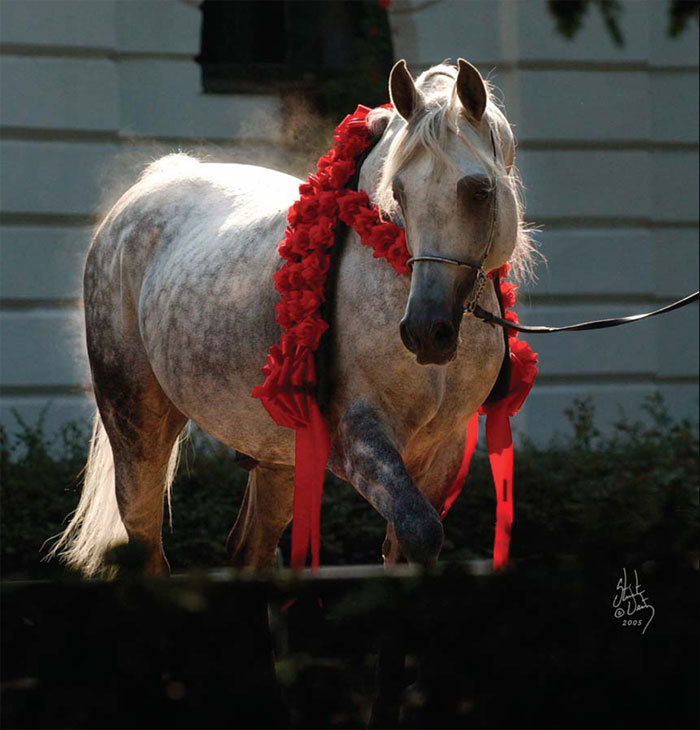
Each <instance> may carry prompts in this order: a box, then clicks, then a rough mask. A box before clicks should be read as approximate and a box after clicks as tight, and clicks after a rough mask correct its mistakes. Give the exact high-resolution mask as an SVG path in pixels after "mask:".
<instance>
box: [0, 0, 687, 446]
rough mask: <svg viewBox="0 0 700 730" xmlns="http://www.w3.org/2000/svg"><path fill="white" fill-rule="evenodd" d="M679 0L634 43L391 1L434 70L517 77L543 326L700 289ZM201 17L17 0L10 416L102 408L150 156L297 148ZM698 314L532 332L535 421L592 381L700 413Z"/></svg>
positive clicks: (532, 427)
mask: <svg viewBox="0 0 700 730" xmlns="http://www.w3.org/2000/svg"><path fill="white" fill-rule="evenodd" d="M666 8H667V3H666V2H665V1H664V2H651V3H649V2H641V1H635V2H627V3H625V4H624V15H623V30H624V32H625V34H626V36H627V44H626V45H625V47H624V48H622V49H619V48H616V47H615V46H614V45H613V44H612V42H611V41H610V40H609V37H608V36H607V33H606V32H605V30H604V28H603V26H602V23H601V21H600V18H599V16H598V15H597V12H596V11H591V12H589V16H588V17H587V19H586V22H585V27H584V29H583V31H582V32H581V34H580V35H579V36H578V37H577V39H576V40H574V41H573V42H567V41H565V40H562V39H561V38H560V37H559V36H557V35H556V33H555V32H554V30H553V23H552V20H551V18H550V17H549V15H548V14H547V11H546V7H545V0H524V1H522V2H518V1H510V0H501V1H499V2H496V1H487V0H485V1H481V0H479V1H475V2H466V1H464V0H438V1H437V2H425V1H424V0H415V2H401V0H394V2H393V3H392V5H391V10H390V18H391V23H392V30H393V38H394V45H395V53H396V56H397V58H400V57H405V58H406V59H408V61H409V64H410V67H411V69H412V70H413V71H414V73H418V72H419V71H421V70H422V69H424V68H426V67H428V66H430V65H432V64H434V63H437V62H440V61H442V60H443V59H444V58H446V57H451V58H453V59H456V58H457V57H458V56H464V57H466V58H469V59H470V60H472V61H474V62H475V63H476V64H477V65H478V66H479V67H480V68H481V70H482V72H483V73H484V74H485V75H488V76H489V77H490V78H491V79H492V80H493V81H494V82H495V83H496V84H497V86H499V87H500V88H501V89H502V90H503V93H504V96H505V101H506V106H507V111H508V116H509V118H510V119H511V121H513V122H514V124H515V125H516V132H517V135H518V137H519V140H520V148H519V158H518V159H519V164H520V167H521V171H522V174H523V177H524V179H525V182H526V185H527V189H528V190H527V197H528V203H529V205H528V218H529V219H530V220H533V221H535V222H537V223H539V224H541V225H542V226H543V232H542V233H541V234H540V235H539V240H540V241H541V243H542V251H543V253H544V254H545V255H546V257H547V259H548V261H549V265H548V268H544V267H541V269H540V279H539V282H538V284H537V285H536V286H532V287H528V289H527V291H526V292H524V295H523V296H522V297H521V299H522V303H521V305H520V307H519V311H520V315H521V318H522V319H523V320H524V321H526V322H537V323H539V322H552V323H565V322H570V321H577V320H579V319H588V318H594V317H599V316H614V315H618V314H626V313H630V312H636V311H640V310H645V309H648V308H653V307H654V306H657V305H659V304H660V303H661V302H666V301H669V299H670V298H676V297H679V296H682V295H683V294H685V293H686V292H688V291H690V290H694V289H695V288H697V258H698V245H697V241H698V207H697V196H698V85H697V81H698V78H697V77H698V34H697V24H695V23H694V21H693V22H691V26H690V27H689V29H688V30H687V31H686V32H685V34H684V35H683V36H682V37H681V38H680V39H677V40H669V39H667V38H666V37H665V25H666V17H665V13H666ZM199 27H200V13H199V10H198V9H197V7H196V4H195V3H189V2H181V1H180V0H99V1H98V2H96V1H94V0H0V44H1V45H0V53H1V55H0V62H1V65H0V94H1V97H0V131H1V132H2V141H1V142H0V246H1V248H2V250H1V254H2V255H1V259H0V261H1V263H0V418H1V419H2V421H3V422H4V423H9V424H10V425H12V424H13V423H14V419H13V418H12V416H11V414H10V409H11V408H18V409H19V410H20V411H21V412H22V414H23V415H24V416H25V418H27V419H28V420H30V421H35V420H36V418H37V416H38V413H39V412H40V410H41V409H42V408H43V407H44V406H45V404H46V403H47V402H50V403H51V407H50V410H49V413H48V424H47V425H48V428H49V430H51V429H53V428H55V426H56V425H58V424H60V423H61V422H64V421H65V420H67V419H70V418H74V417H75V416H76V415H80V414H83V415H85V414H87V413H88V412H89V410H90V409H91V397H90V393H89V387H88V383H89V375H88V372H87V368H86V364H85V360H84V355H83V347H82V345H81V341H80V340H81V326H80V325H81V320H80V311H79V298H80V292H81V282H80V277H81V268H82V260H83V257H84V254H85V251H86V249H87V244H88V241H89V236H90V232H91V229H92V226H93V225H94V224H95V222H96V221H97V219H98V218H99V216H100V214H101V213H103V212H104V211H105V210H106V209H107V208H108V207H109V204H110V203H111V202H112V201H113V200H114V199H115V197H116V196H117V195H118V194H119V193H120V192H121V191H122V190H124V189H125V188H126V187H128V185H129V184H130V181H132V180H133V178H134V175H135V171H136V170H137V169H138V167H139V165H140V164H143V163H145V162H147V161H148V160H150V159H153V158H154V157H157V156H158V155H159V154H162V153H165V152H168V151H171V150H173V149H176V148H178V147H183V148H185V149H189V148H192V147H195V148H196V147H198V146H200V144H204V145H206V146H207V149H208V150H209V151H211V152H213V153H214V154H216V155H217V156H219V157H222V158H224V159H232V158H239V159H246V158H247V157H248V158H250V157H251V156H253V157H256V158H258V159H259V156H260V155H262V154H268V155H269V154H272V153H271V152H270V151H271V150H274V154H280V149H281V147H282V146H283V145H280V142H279V140H280V134H281V130H280V127H279V119H280V100H279V98H278V97H277V96H250V95H245V96H243V95H230V96H228V95H227V96H215V95H205V94H203V93H202V92H201V91H200V83H199V69H198V67H197V65H196V63H195V62H194V61H193V57H194V56H195V55H196V54H197V53H198V51H199ZM361 101H362V100H361V99H358V102H361ZM270 142H273V143H274V144H272V145H271V144H270ZM697 311H698V310H697V306H694V307H693V308H692V309H689V310H685V311H682V312H679V313H674V314H672V315H669V316H668V317H666V318H663V319H659V320H655V321H651V322H648V323H642V324H639V325H632V326H630V327H629V328H625V329H617V330H611V331H608V332H602V333H591V334H571V335H551V336H548V337H545V338H540V339H534V338H532V339H531V342H532V344H533V345H534V346H535V349H537V350H538V351H539V352H540V356H541V368H540V370H541V375H540V377H539V380H538V384H537V385H536V387H535V390H534V391H533V394H532V396H531V398H530V400H529V401H528V404H527V406H526V407H525V409H524V411H523V415H522V417H521V418H520V420H519V423H518V426H519V428H520V430H521V431H524V432H527V433H528V434H529V435H531V436H534V437H536V438H539V439H544V438H546V437H547V436H549V435H550V434H551V433H553V432H555V431H557V430H561V429H564V428H566V424H565V420H564V418H563V416H562V410H563V408H564V407H566V406H567V405H569V404H570V403H571V401H572V399H573V398H574V397H578V396H583V395H591V396H593V397H594V399H595V401H596V403H597V404H598V408H599V411H600V413H601V416H602V417H603V418H604V419H607V420H610V419H612V418H615V417H616V415H617V409H618V405H623V406H625V407H626V408H627V409H628V411H629V412H630V413H631V414H636V412H638V410H639V406H640V404H641V403H642V399H643V397H644V395H646V394H648V393H650V392H652V391H654V390H656V389H659V390H661V392H663V393H664V395H665V396H666V397H667V399H668V402H669V404H670V405H671V406H672V409H673V411H674V413H676V414H677V415H682V414H690V415H692V416H693V417H697V408H698V390H697V382H698V381H697V371H698V340H697V337H698V336H697V324H698V314H697Z"/></svg>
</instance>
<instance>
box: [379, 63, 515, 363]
mask: <svg viewBox="0 0 700 730" xmlns="http://www.w3.org/2000/svg"><path fill="white" fill-rule="evenodd" d="M389 90H390V95H391V101H392V104H393V106H394V109H395V111H396V113H397V114H396V116H395V117H394V119H393V121H392V123H391V124H390V125H389V129H388V130H387V131H388V132H391V131H392V128H393V132H394V133H393V138H392V141H391V143H390V146H389V149H388V152H387V155H386V158H385V162H384V165H383V171H382V178H381V182H380V184H379V189H378V196H379V199H380V204H381V205H382V206H383V207H384V208H388V209H389V210H390V212H392V213H393V215H394V216H395V217H396V218H397V219H402V220H403V224H404V225H405V228H406V240H407V243H408V248H409V251H410V253H411V256H412V257H413V259H414V261H413V264H412V269H413V271H412V278H411V289H410V294H409V297H408V303H407V305H406V312H405V315H404V317H403V320H402V321H401V325H400V328H401V338H402V340H403V342H404V344H405V346H406V347H407V348H408V349H409V350H410V351H411V352H413V353H415V355H416V358H417V360H418V362H419V363H421V364H428V363H434V364H439V365H442V364H445V363H447V362H449V361H450V360H452V359H453V358H454V357H455V353H456V350H457V342H458V336H459V327H460V323H461V321H462V315H463V309H464V305H465V302H466V301H467V300H468V299H469V297H470V295H471V294H472V291H473V288H474V286H475V280H476V277H477V275H478V273H479V270H480V269H483V270H484V271H490V270H491V269H494V268H496V267H498V266H501V265H502V264H504V263H505V262H506V261H508V260H509V259H510V258H511V256H512V254H513V252H514V250H515V249H516V246H518V244H519V243H520V244H521V247H522V248H523V250H525V249H526V248H527V243H526V237H525V236H524V235H522V226H521V215H520V204H519V200H518V195H517V179H516V175H515V171H514V168H513V161H514V140H513V135H512V133H511V130H510V126H509V124H508V122H507V120H506V119H505V117H504V116H503V114H502V113H501V112H500V110H499V109H498V108H497V107H496V106H495V105H494V104H493V103H492V102H491V100H490V94H489V89H488V86H487V84H486V83H485V82H484V80H483V79H482V77H481V75H480V74H479V72H478V71H477V69H476V68H474V66H472V65H471V64H469V63H467V62H466V61H464V60H462V59H460V60H459V67H458V68H455V67H454V66H444V65H443V66H437V67H434V68H432V69H430V70H429V71H427V72H425V73H424V74H423V75H422V76H420V77H419V78H418V81H417V83H414V81H413V78H412V77H411V75H410V73H409V72H408V70H407V68H406V64H405V62H403V61H399V62H398V63H397V64H396V65H395V66H394V68H393V69H392V71H391V76H390V79H389ZM392 198H393V200H392ZM438 259H443V260H442V261H441V260H438ZM455 262H460V263H462V264H466V265H463V266H459V265H457V264H456V263H455Z"/></svg>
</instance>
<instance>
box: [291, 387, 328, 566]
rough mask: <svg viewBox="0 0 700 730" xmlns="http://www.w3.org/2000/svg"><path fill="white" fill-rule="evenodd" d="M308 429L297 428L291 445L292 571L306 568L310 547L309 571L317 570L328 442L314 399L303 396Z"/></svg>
mask: <svg viewBox="0 0 700 730" xmlns="http://www.w3.org/2000/svg"><path fill="white" fill-rule="evenodd" d="M306 400H307V406H308V411H309V425H308V426H304V427H302V428H297V430H296V438H295V442H294V464H295V471H294V504H293V507H292V514H293V520H292V560H291V566H292V568H293V569H294V570H300V569H301V568H304V567H305V565H306V555H307V552H308V549H309V545H310V546H311V568H312V570H314V571H316V570H318V564H319V551H320V549H321V497H322V495H323V477H324V474H325V471H326V462H327V461H328V451H329V449H330V438H329V436H328V429H327V428H326V424H325V422H324V420H323V416H322V415H321V411H320V410H319V407H318V404H317V403H316V399H315V398H313V397H312V396H306Z"/></svg>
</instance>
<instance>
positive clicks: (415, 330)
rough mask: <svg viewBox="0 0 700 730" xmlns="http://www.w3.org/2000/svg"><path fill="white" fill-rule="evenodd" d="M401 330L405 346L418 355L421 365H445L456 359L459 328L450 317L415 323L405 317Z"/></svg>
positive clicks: (400, 326)
mask: <svg viewBox="0 0 700 730" xmlns="http://www.w3.org/2000/svg"><path fill="white" fill-rule="evenodd" d="M399 332H400V333H401V341H402V342H403V344H404V346H405V347H406V349H407V350H408V351H409V352H412V353H413V354H414V355H415V356H416V360H417V361H418V364H419V365H445V364H446V363H448V362H450V360H453V359H454V356H455V353H456V351H457V335H458V330H457V328H456V327H455V326H454V324H453V323H452V322H451V321H450V320H448V319H445V318H439V319H434V320H432V321H426V322H422V323H418V324H415V323H411V322H410V320H409V319H408V317H404V318H403V319H402V320H401V324H400V325H399Z"/></svg>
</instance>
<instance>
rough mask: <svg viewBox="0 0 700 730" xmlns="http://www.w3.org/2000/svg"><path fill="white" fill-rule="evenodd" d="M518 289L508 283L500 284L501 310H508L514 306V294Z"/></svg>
mask: <svg viewBox="0 0 700 730" xmlns="http://www.w3.org/2000/svg"><path fill="white" fill-rule="evenodd" d="M517 291H518V287H517V286H515V284H513V283H511V282H510V281H506V282H501V298H502V300H503V309H510V308H511V307H513V306H515V299H516V294H517Z"/></svg>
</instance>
